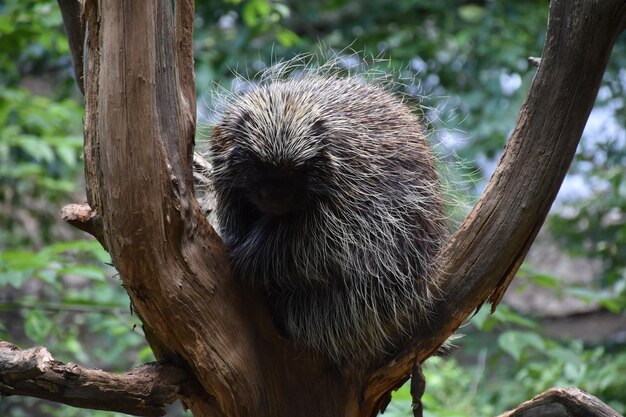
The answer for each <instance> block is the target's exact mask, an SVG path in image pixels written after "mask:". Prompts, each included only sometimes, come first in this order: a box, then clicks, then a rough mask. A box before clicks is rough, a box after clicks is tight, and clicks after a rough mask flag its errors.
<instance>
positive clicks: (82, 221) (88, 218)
mask: <svg viewBox="0 0 626 417" xmlns="http://www.w3.org/2000/svg"><path fill="white" fill-rule="evenodd" d="M61 218H62V219H63V220H64V221H66V222H67V223H69V224H71V225H72V226H74V227H76V228H77V229H80V230H82V231H83V232H87V233H89V234H90V235H92V236H93V237H95V238H96V239H97V240H98V242H100V244H101V245H102V246H103V247H104V248H105V249H106V245H105V242H104V232H103V230H102V227H103V226H102V217H100V216H99V215H98V213H96V211H95V210H93V209H92V208H91V207H90V206H89V204H87V203H83V204H68V205H67V206H65V207H63V208H62V209H61Z"/></svg>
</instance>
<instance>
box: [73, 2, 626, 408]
mask: <svg viewBox="0 0 626 417" xmlns="http://www.w3.org/2000/svg"><path fill="white" fill-rule="evenodd" d="M84 13H85V14H84V16H83V19H82V22H84V24H85V27H86V36H85V39H86V41H85V50H84V63H85V99H86V115H85V162H86V179H87V184H88V199H89V205H90V207H91V208H93V210H95V212H97V213H98V214H97V216H98V218H99V220H98V221H101V222H102V223H101V224H102V228H101V233H102V235H101V236H100V239H101V241H102V242H103V244H104V246H105V247H106V248H107V250H108V251H109V253H110V254H111V257H112V259H113V262H114V264H115V266H116V267H117V269H118V271H119V272H120V274H121V276H122V279H123V280H124V283H125V287H126V288H127V290H128V293H129V295H130V297H131V299H132V302H133V305H134V307H135V309H136V311H137V312H138V313H139V315H140V317H141V318H142V321H143V323H144V326H145V328H146V333H147V334H148V335H149V341H150V343H151V345H152V346H153V348H154V349H155V352H156V353H157V356H159V357H168V358H173V359H174V360H175V361H176V362H178V363H180V364H181V365H182V366H184V367H186V368H188V369H189V370H190V371H191V372H192V373H193V375H194V376H195V377H196V378H197V380H198V381H199V385H198V387H197V389H196V390H194V391H190V392H188V393H186V402H187V404H188V405H189V406H190V408H191V409H192V411H193V412H194V414H195V415H198V416H250V415H255V416H296V415H297V416H304V417H306V416H364V417H369V416H372V415H375V414H376V413H377V412H378V410H380V409H382V408H384V406H385V405H386V402H387V401H388V399H389V393H390V391H391V390H393V389H394V388H397V387H398V386H399V385H400V384H402V383H403V382H404V381H405V380H406V379H407V378H408V376H409V374H410V372H411V370H412V369H413V367H414V364H416V363H420V362H423V361H424V360H425V359H426V358H428V357H429V356H430V355H431V354H432V353H433V352H434V351H435V350H436V349H437V348H438V347H439V346H440V345H441V343H442V342H443V341H444V340H445V339H446V338H447V337H449V335H451V334H452V333H453V332H454V331H455V330H456V329H457V328H458V326H459V325H460V324H461V323H462V322H463V321H464V320H465V319H466V318H467V317H468V316H469V315H470V314H471V313H472V312H473V311H474V310H475V309H476V308H478V307H479V306H480V305H482V304H483V303H485V302H488V301H489V302H492V304H493V307H494V308H495V306H496V305H497V303H498V302H499V300H500V298H501V296H502V294H503V292H504V291H505V290H506V288H507V286H508V284H509V282H510V280H511V279H512V278H513V276H514V275H515V272H516V271H517V269H518V267H519V265H520V264H521V262H522V260H523V258H524V256H525V255H526V252H527V251H528V248H529V247H530V245H531V243H532V241H533V240H534V238H535V236H536V233H537V231H538V230H539V227H540V226H541V224H542V222H543V220H544V218H545V216H546V214H547V212H548V210H549V208H550V205H551V203H552V201H553V200H554V197H555V196H556V193H557V191H558V188H559V186H560V184H561V182H562V180H563V177H564V175H565V172H566V171H567V169H568V167H569V165H570V163H571V160H572V158H573V155H574V151H575V148H576V145H577V143H578V140H579V139H580V136H581V134H582V130H583V127H584V125H585V122H586V120H587V117H588V115H589V112H590V110H591V106H592V105H593V102H594V100H595V97H596V94H597V90H598V88H599V84H600V80H601V77H602V74H603V73H604V70H605V66H606V62H607V60H608V57H609V54H610V51H611V48H612V45H613V43H614V42H615V39H616V37H617V35H618V34H619V33H620V32H621V31H622V30H623V28H624V25H625V24H626V3H624V1H623V0H553V1H552V3H551V10H550V21H549V27H548V35H547V39H546V46H545V49H544V52H543V55H542V57H541V61H540V65H539V70H538V73H537V76H536V78H535V81H534V82H533V85H532V87H531V91H530V93H529V97H528V99H527V101H526V103H525V104H524V105H523V107H522V109H521V111H520V115H519V117H518V121H517V126H516V128H515V131H514V133H513V135H512V137H511V139H510V140H509V143H508V144H507V147H506V149H505V152H504V155H503V157H502V159H501V161H500V163H499V165H498V168H497V170H496V172H495V174H494V175H493V177H492V178H491V180H490V181H489V184H488V186H487V188H486V190H485V193H484V194H483V196H482V198H481V200H480V201H479V203H478V204H477V206H476V207H475V209H474V210H473V211H472V213H471V214H470V215H469V217H468V218H467V219H466V221H465V222H464V223H463V225H462V226H461V227H460V229H459V230H458V231H457V232H456V233H455V234H454V235H453V237H452V238H451V239H450V241H449V242H448V244H447V246H446V248H445V249H444V251H443V253H442V254H441V259H442V265H443V270H442V272H441V274H440V277H439V280H438V281H439V286H440V291H441V294H442V296H441V299H440V301H439V302H438V303H437V305H436V315H435V316H434V319H433V320H432V321H430V322H428V323H424V324H423V326H422V328H423V331H422V332H421V334H420V335H419V338H418V340H416V341H413V342H412V343H410V344H407V346H408V347H407V349H406V350H405V351H403V352H402V353H401V354H399V355H398V356H397V357H396V358H394V359H393V360H390V361H389V363H388V364H386V365H385V366H383V367H381V368H380V369H372V370H366V377H365V378H363V377H362V376H357V375H355V374H354V373H352V372H349V371H347V370H341V369H337V368H336V367H335V366H333V365H332V364H330V363H328V362H326V361H325V360H324V359H322V358H320V357H317V356H316V355H315V353H313V352H311V351H309V350H307V349H306V348H305V347H303V346H298V345H295V344H294V343H291V342H289V341H287V340H284V339H281V338H280V336H279V335H278V334H277V332H276V331H275V329H274V328H273V325H272V322H271V320H270V318H269V316H268V314H267V312H266V310H265V308H264V307H263V304H262V302H261V301H260V300H259V298H258V297H257V295H255V294H251V293H249V292H247V291H245V290H243V289H241V288H239V287H238V285H237V283H236V282H235V281H234V280H233V279H232V278H231V276H230V272H229V268H228V263H227V259H226V253H225V250H224V248H223V246H222V244H221V241H220V240H219V238H218V236H217V235H216V234H215V232H214V231H213V230H212V228H211V227H210V225H209V224H208V223H207V221H206V220H205V219H204V217H203V215H202V213H201V211H200V209H199V208H198V205H197V202H196V201H195V199H194V198H193V195H192V174H191V160H192V149H193V134H194V125H195V104H194V88H193V66H192V62H193V61H192V60H193V57H192V49H191V34H192V24H193V17H192V16H193V3H192V2H191V0H184V1H177V2H176V15H175V16H174V15H173V12H172V2H170V1H167V0H153V1H149V2H135V1H122V0H108V1H102V2H96V1H93V2H87V3H86V6H85V11H84ZM98 228H99V226H98Z"/></svg>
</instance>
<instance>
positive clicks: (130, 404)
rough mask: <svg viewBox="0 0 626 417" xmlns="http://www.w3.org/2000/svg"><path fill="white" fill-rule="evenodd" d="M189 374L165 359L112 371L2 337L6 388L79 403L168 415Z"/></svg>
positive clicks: (0, 378) (1, 383) (0, 360)
mask: <svg viewBox="0 0 626 417" xmlns="http://www.w3.org/2000/svg"><path fill="white" fill-rule="evenodd" d="M186 380H187V374H186V373H185V372H184V371H183V370H181V369H180V368H176V367H174V366H170V365H163V364H159V363H151V364H147V365H143V366H140V367H138V368H135V369H134V370H132V371H130V372H128V373H126V374H121V375H119V374H112V373H109V372H104V371H101V370H99V369H86V368H83V367H80V366H78V365H75V364H67V365H65V364H63V363H61V362H59V361H56V360H55V359H54V358H53V357H52V355H50V352H48V351H47V350H46V349H45V348H43V347H35V348H31V349H27V350H21V349H19V348H18V347H17V346H15V345H12V344H11V343H8V342H4V341H0V394H1V395H3V396H10V395H28V396H31V397H37V398H43V399H45V400H50V401H55V402H59V403H63V404H68V405H72V406H75V407H82V408H91V409H96V410H108V411H117V412H121V413H127V414H133V415H137V416H162V415H163V414H165V408H164V407H165V405H167V404H171V403H172V402H174V401H176V398H177V395H178V393H179V391H180V388H181V385H182V384H183V383H185V381H186Z"/></svg>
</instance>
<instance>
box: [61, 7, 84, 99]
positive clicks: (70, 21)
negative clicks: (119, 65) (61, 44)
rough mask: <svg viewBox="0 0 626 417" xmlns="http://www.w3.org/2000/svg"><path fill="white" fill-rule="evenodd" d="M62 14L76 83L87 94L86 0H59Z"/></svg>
mask: <svg viewBox="0 0 626 417" xmlns="http://www.w3.org/2000/svg"><path fill="white" fill-rule="evenodd" d="M58 3H59V8H60V9H61V15H62V16H63V27H64V28H65V35H66V36H67V42H68V44H69V46H70V54H71V56H72V66H73V67H74V76H75V77H76V84H77V85H78V88H79V89H80V91H81V93H83V94H85V86H84V80H83V73H84V71H83V45H84V42H85V25H84V22H83V8H84V3H85V0H58Z"/></svg>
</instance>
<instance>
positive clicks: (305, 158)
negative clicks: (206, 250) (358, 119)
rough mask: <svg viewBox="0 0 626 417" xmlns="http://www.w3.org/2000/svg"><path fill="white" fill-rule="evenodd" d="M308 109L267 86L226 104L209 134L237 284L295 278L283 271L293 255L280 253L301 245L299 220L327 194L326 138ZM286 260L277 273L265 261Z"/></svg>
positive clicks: (294, 96)
mask: <svg viewBox="0 0 626 417" xmlns="http://www.w3.org/2000/svg"><path fill="white" fill-rule="evenodd" d="M316 104H317V103H316V102H315V100H314V97H309V96H307V95H302V94H300V92H299V91H297V90H293V89H292V88H290V86H289V85H288V84H284V85H283V84H274V85H271V86H266V87H262V88H259V89H258V90H255V91H252V92H250V93H248V94H246V95H244V96H242V97H240V98H239V100H236V101H235V102H233V103H232V104H231V106H230V109H229V111H228V112H227V113H226V114H225V115H224V116H223V118H222V121H221V122H220V123H218V124H217V125H216V127H215V128H214V131H213V134H212V137H213V142H212V144H211V154H212V161H213V164H214V169H215V186H216V187H215V188H216V190H217V194H218V204H217V215H218V218H219V220H220V229H221V233H222V237H223V238H224V240H225V241H226V243H227V245H228V246H229V247H230V249H231V256H232V259H233V268H234V269H235V272H236V273H237V274H238V275H240V276H242V278H243V279H246V280H253V281H267V277H268V276H269V275H272V276H273V278H272V279H274V280H297V279H298V278H297V276H298V275H301V273H297V272H295V271H294V268H290V267H289V265H288V263H290V262H291V263H293V261H294V260H293V256H292V255H293V254H286V253H285V251H286V250H289V249H288V248H289V247H290V246H289V245H290V242H294V243H295V242H296V241H297V240H303V239H306V237H304V236H302V235H301V234H300V233H302V232H303V231H304V229H303V228H302V227H300V226H301V225H302V222H303V221H304V220H303V219H305V218H308V219H309V220H310V219H312V218H314V217H315V216H316V215H317V214H316V208H317V207H318V205H319V203H320V201H322V200H323V199H324V198H325V196H326V195H327V194H328V193H329V192H330V190H331V189H332V188H333V185H332V179H331V175H330V172H331V170H330V169H329V167H328V164H327V161H326V155H325V136H326V135H327V134H328V131H327V129H326V127H325V122H324V120H323V115H322V113H321V111H320V109H319V108H318V107H317V106H316ZM291 249H293V245H291ZM279 252H281V253H282V254H281V253H279ZM299 252H300V253H302V251H299ZM286 256H287V257H291V258H292V259H289V260H286V261H287V264H283V267H282V269H281V271H278V270H277V268H279V267H278V266H277V264H276V265H274V264H273V259H276V258H278V259H280V258H282V260H283V261H285V257H286ZM277 263H278V261H277ZM281 272H282V273H281ZM287 275H289V277H290V278H287ZM313 275H315V274H313Z"/></svg>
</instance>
